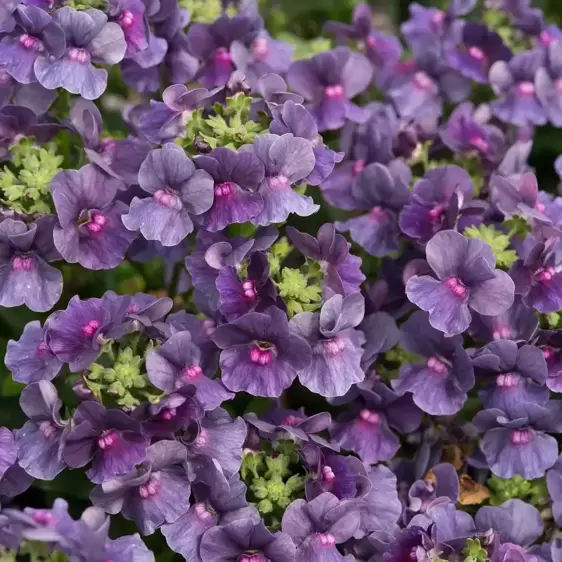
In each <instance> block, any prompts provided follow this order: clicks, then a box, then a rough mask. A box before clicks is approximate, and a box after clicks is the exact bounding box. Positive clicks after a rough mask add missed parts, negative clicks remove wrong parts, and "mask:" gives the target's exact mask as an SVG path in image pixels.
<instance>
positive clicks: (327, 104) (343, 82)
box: [287, 47, 373, 131]
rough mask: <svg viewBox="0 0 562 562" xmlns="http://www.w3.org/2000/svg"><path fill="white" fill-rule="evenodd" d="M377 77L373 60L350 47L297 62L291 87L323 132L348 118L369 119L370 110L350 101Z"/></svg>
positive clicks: (290, 79)
mask: <svg viewBox="0 0 562 562" xmlns="http://www.w3.org/2000/svg"><path fill="white" fill-rule="evenodd" d="M372 76H373V67H372V65H371V63H370V62H369V60H368V59H367V58H366V57H365V56H363V55H361V54H359V53H354V52H352V51H351V50H349V49H348V48H347V47H337V48H336V49H334V50H332V51H327V52H324V53H319V54H318V55H315V56H313V57H312V58H311V59H309V60H300V61H296V62H294V63H293V64H292V65H291V67H290V68H289V72H288V73H287V81H288V83H289V86H291V88H292V89H293V90H294V91H295V92H297V94H300V95H302V96H303V97H304V99H305V104H306V107H307V109H309V111H310V112H311V113H312V115H313V116H314V118H315V119H316V123H317V124H318V130H319V131H326V130H331V129H339V128H341V127H343V126H344V124H345V122H346V120H347V119H349V120H351V121H356V122H358V123H361V122H364V121H366V120H367V119H368V118H369V113H368V111H367V110H366V109H364V108H361V107H359V106H357V105H355V104H354V103H352V102H351V101H350V100H351V99H353V98H354V97H355V96H357V95H358V94H360V93H361V92H363V91H364V90H366V89H367V87H368V86H369V84H370V82H371V78H372Z"/></svg>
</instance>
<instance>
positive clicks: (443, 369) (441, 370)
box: [426, 355, 449, 375]
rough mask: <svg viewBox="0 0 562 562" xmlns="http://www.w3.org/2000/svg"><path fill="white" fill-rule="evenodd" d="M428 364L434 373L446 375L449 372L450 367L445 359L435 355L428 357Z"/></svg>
mask: <svg viewBox="0 0 562 562" xmlns="http://www.w3.org/2000/svg"><path fill="white" fill-rule="evenodd" d="M426 366H427V368H428V369H429V370H430V371H431V372H432V373H435V374H437V375H446V374H448V373H449V367H447V365H446V364H445V363H443V361H440V360H439V359H437V357H434V356H433V355H432V356H431V357H428V359H427V362H426Z"/></svg>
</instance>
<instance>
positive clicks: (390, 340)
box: [359, 310, 400, 370]
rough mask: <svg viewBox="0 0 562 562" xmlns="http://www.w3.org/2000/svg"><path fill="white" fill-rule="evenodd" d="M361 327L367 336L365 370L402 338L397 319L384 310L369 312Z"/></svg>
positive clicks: (364, 351) (364, 352)
mask: <svg viewBox="0 0 562 562" xmlns="http://www.w3.org/2000/svg"><path fill="white" fill-rule="evenodd" d="M359 329H360V330H361V331H362V332H363V333H364V334H365V338H366V340H365V343H364V344H363V357H362V358H361V366H362V367H363V369H365V370H367V369H368V368H369V367H371V365H372V364H373V363H374V362H375V360H376V359H377V357H378V355H379V354H380V353H384V352H386V351H388V350H389V349H391V348H392V347H394V346H395V345H396V344H397V343H398V340H399V339H400V331H399V330H398V327H397V326H396V321H395V320H394V318H392V316H390V314H388V313H387V312H384V311H382V310H381V311H377V312H373V313H371V314H367V315H366V316H365V318H364V319H363V322H361V324H360V325H359Z"/></svg>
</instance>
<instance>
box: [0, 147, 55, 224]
mask: <svg viewBox="0 0 562 562" xmlns="http://www.w3.org/2000/svg"><path fill="white" fill-rule="evenodd" d="M11 151H12V155H13V157H12V161H11V162H10V163H9V164H7V165H5V166H4V167H3V168H1V169H0V189H1V190H2V199H1V201H2V203H4V204H5V205H6V206H7V207H9V208H10V209H13V210H14V211H16V212H17V213H21V214H35V213H39V214H46V213H49V212H51V209H52V201H51V195H50V191H49V185H50V183H51V181H52V179H53V178H54V177H55V176H56V175H57V173H58V172H60V165H61V164H62V161H63V157H62V156H59V155H58V154H57V149H56V144H55V143H49V144H46V145H43V146H39V145H37V144H35V141H34V139H32V138H24V139H22V140H21V141H20V142H19V144H17V145H14V146H13V147H11Z"/></svg>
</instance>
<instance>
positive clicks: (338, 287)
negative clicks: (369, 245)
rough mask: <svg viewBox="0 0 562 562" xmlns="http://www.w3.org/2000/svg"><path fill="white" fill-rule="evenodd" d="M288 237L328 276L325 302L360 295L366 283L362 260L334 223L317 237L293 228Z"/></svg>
mask: <svg viewBox="0 0 562 562" xmlns="http://www.w3.org/2000/svg"><path fill="white" fill-rule="evenodd" d="M287 236H288V237H289V240H290V241H291V242H292V243H293V244H294V245H295V247H296V248H297V250H299V252H300V253H301V254H303V255H304V256H305V257H306V258H311V259H313V260H316V261H317V262H318V263H319V264H320V267H321V268H322V273H323V274H324V279H323V283H322V294H323V296H324V299H325V300H327V299H329V298H331V297H333V296H334V295H342V296H344V297H346V296H348V295H352V294H355V293H358V292H359V290H360V286H361V284H362V283H363V281H365V275H363V273H362V272H361V258H359V257H357V256H354V255H353V254H351V253H350V251H349V250H350V247H351V244H349V243H348V242H347V240H346V239H345V238H344V237H343V236H342V235H341V234H337V233H336V228H335V226H334V225H333V224H332V223H326V224H323V225H322V226H321V227H320V228H319V229H318V233H317V234H316V238H315V237H314V236H312V235H310V234H306V233H305V232H300V231H298V230H297V229H296V228H294V227H292V226H288V227H287Z"/></svg>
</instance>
